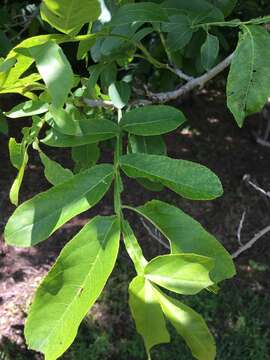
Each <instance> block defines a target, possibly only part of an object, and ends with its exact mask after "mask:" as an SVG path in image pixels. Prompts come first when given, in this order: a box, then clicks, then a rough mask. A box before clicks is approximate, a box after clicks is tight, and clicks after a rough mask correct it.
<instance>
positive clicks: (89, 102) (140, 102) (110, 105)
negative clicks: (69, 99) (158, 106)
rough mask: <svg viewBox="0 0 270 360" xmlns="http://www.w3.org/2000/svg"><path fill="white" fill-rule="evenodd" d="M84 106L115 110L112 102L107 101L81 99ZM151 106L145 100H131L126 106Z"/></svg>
mask: <svg viewBox="0 0 270 360" xmlns="http://www.w3.org/2000/svg"><path fill="white" fill-rule="evenodd" d="M82 100H83V102H84V104H85V105H87V106H89V107H102V108H115V106H114V105H113V103H112V101H109V100H93V99H87V98H82ZM150 104H152V101H150V100H147V99H136V100H132V101H131V102H130V103H129V104H128V105H129V106H145V105H150Z"/></svg>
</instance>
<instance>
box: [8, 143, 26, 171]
mask: <svg viewBox="0 0 270 360" xmlns="http://www.w3.org/2000/svg"><path fill="white" fill-rule="evenodd" d="M8 149H9V159H10V162H11V164H12V165H13V166H14V167H15V168H16V169H17V170H19V169H20V167H21V166H22V163H23V158H24V146H23V144H22V143H17V141H16V140H15V139H14V138H10V139H9V143H8Z"/></svg>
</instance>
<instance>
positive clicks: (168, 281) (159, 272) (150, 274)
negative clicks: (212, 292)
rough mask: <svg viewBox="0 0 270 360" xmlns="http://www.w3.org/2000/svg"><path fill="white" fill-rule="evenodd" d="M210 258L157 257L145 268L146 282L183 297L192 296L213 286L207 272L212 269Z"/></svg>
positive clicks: (187, 255)
mask: <svg viewBox="0 0 270 360" xmlns="http://www.w3.org/2000/svg"><path fill="white" fill-rule="evenodd" d="M213 266H214V261H213V259H211V258H208V257H205V256H200V255H195V254H176V255H163V256H158V257H156V258H154V259H153V260H151V261H150V262H149V263H148V264H147V266H146V267H145V270H144V273H145V276H146V278H147V279H148V280H150V281H152V282H154V283H155V284H158V285H160V286H162V287H164V288H165V289H168V290H170V291H174V292H176V293H178V294H183V295H194V294H197V293H198V292H200V291H201V290H203V289H206V288H207V287H209V286H211V285H213V282H212V280H211V279H210V277H209V271H210V270H211V269H212V268H213Z"/></svg>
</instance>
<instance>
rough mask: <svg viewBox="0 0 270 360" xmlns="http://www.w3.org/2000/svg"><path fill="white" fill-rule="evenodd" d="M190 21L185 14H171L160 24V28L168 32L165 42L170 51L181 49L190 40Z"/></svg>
mask: <svg viewBox="0 0 270 360" xmlns="http://www.w3.org/2000/svg"><path fill="white" fill-rule="evenodd" d="M191 25H192V24H191V21H190V19H189V18H188V17H187V16H185V15H173V16H170V17H169V22H164V23H162V25H161V30H162V31H164V32H167V33H168V36H167V39H166V43H167V45H168V48H169V50H170V51H173V52H174V51H177V50H180V49H183V48H184V47H185V46H186V45H187V44H188V43H189V41H190V40H191V38H192V34H193V30H192V28H191Z"/></svg>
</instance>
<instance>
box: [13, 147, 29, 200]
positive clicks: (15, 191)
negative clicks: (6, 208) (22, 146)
mask: <svg viewBox="0 0 270 360" xmlns="http://www.w3.org/2000/svg"><path fill="white" fill-rule="evenodd" d="M28 159H29V157H28V154H27V151H26V150H25V152H24V154H23V160H22V163H21V166H20V168H19V172H18V174H17V176H16V179H15V180H14V182H13V184H12V186H11V189H10V192H9V198H10V202H11V203H12V204H13V205H15V206H18V204H19V192H20V188H21V185H22V181H23V177H24V173H25V168H26V165H27V163H28Z"/></svg>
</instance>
